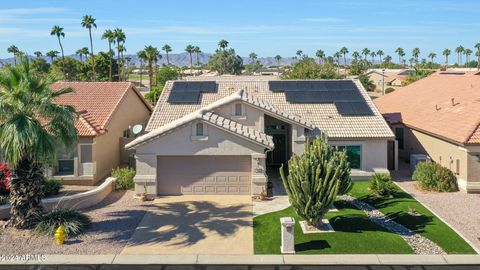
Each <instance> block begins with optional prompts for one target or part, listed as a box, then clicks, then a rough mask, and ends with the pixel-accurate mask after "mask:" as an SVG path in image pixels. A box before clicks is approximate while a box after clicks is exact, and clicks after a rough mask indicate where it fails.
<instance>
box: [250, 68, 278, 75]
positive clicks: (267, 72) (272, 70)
mask: <svg viewBox="0 0 480 270" xmlns="http://www.w3.org/2000/svg"><path fill="white" fill-rule="evenodd" d="M284 72H285V70H283V69H281V68H264V69H259V70H257V71H255V72H254V73H253V75H257V76H272V75H273V76H280V75H282V74H283V73H284Z"/></svg>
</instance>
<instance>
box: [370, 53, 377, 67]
mask: <svg viewBox="0 0 480 270" xmlns="http://www.w3.org/2000/svg"><path fill="white" fill-rule="evenodd" d="M370 56H371V57H372V65H373V64H374V63H375V56H377V54H376V53H375V52H374V51H372V52H371V53H370Z"/></svg>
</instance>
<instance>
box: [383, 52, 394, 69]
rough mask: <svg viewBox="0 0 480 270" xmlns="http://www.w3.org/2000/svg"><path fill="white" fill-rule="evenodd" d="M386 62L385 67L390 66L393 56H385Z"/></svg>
mask: <svg viewBox="0 0 480 270" xmlns="http://www.w3.org/2000/svg"><path fill="white" fill-rule="evenodd" d="M383 61H384V63H385V67H388V66H389V65H390V63H391V62H392V57H391V56H390V55H387V56H385V59H383Z"/></svg>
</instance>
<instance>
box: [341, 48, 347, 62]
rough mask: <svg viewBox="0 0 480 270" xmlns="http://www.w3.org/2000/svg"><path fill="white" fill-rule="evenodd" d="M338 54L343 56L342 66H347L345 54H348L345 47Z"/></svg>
mask: <svg viewBox="0 0 480 270" xmlns="http://www.w3.org/2000/svg"><path fill="white" fill-rule="evenodd" d="M340 53H341V54H343V65H344V66H347V53H348V49H347V47H342V48H341V49H340Z"/></svg>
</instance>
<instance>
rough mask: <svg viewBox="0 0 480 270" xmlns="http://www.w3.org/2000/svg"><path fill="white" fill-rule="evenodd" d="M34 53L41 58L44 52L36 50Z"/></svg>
mask: <svg viewBox="0 0 480 270" xmlns="http://www.w3.org/2000/svg"><path fill="white" fill-rule="evenodd" d="M33 55H35V57H37V58H40V57H42V55H43V54H42V52H41V51H36V52H34V53H33Z"/></svg>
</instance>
